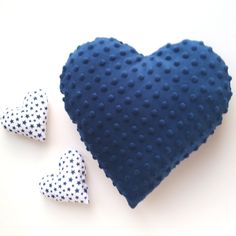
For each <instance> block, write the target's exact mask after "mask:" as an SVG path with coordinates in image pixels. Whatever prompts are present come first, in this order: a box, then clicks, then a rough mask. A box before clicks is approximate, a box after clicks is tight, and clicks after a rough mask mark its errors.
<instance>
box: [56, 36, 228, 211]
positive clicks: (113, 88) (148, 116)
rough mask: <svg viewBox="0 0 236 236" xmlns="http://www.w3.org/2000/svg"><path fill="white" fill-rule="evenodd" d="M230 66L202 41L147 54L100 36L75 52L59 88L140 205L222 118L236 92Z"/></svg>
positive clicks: (116, 178)
mask: <svg viewBox="0 0 236 236" xmlns="http://www.w3.org/2000/svg"><path fill="white" fill-rule="evenodd" d="M227 70H228V68H227V66H226V65H225V63H224V61H223V60H222V59H221V57H220V56H218V55H217V54H216V53H215V52H214V51H213V50H212V48H211V47H208V46H205V45H204V44H203V43H202V42H197V41H191V40H184V41H182V42H180V43H177V44H167V45H166V46H164V47H162V48H160V49H159V50H157V51H156V52H154V53H153V54H151V55H149V56H143V55H142V54H140V53H138V52H137V51H136V50H135V49H134V48H132V47H130V46H129V45H127V44H123V43H122V42H120V41H118V40H116V39H113V38H97V39H95V40H94V41H92V42H89V43H86V44H83V45H81V46H79V47H78V48H77V49H76V50H75V51H74V52H73V53H71V54H70V56H69V59H68V61H67V62H66V64H65V66H64V67H63V71H62V74H61V76H60V78H61V84H60V89H61V92H62V93H63V94H64V99H63V100H64V102H65V109H66V111H67V113H68V114H69V116H70V118H71V120H72V121H73V122H74V123H76V124H77V128H78V131H79V133H80V135H81V139H82V141H84V142H85V144H86V147H87V149H88V150H90V151H91V153H92V155H93V158H94V159H97V160H98V162H99V166H100V168H102V169H103V170H104V171H105V174H106V176H107V177H109V178H111V180H112V182H113V185H114V186H116V187H117V189H118V191H119V192H120V193H121V194H122V195H124V196H125V198H126V199H127V201H128V203H129V205H130V206H131V207H132V208H134V207H135V206H136V205H137V204H138V203H139V202H140V201H142V200H143V199H144V198H145V196H146V195H147V194H149V193H150V192H151V191H153V189H154V188H155V187H156V186H158V185H159V184H160V182H161V181H162V180H163V179H164V178H165V177H166V176H167V175H168V174H169V173H170V171H171V170H172V169H173V168H174V167H175V166H176V165H177V164H178V163H179V162H180V161H182V160H183V159H184V158H186V157H188V156H189V154H190V153H191V152H192V151H194V150H196V149H197V148H198V147H199V146H200V145H201V144H202V143H204V142H205V141H206V139H207V138H208V136H209V135H210V134H212V133H213V132H214V130H215V128H216V127H217V126H218V125H219V124H221V122H222V115H223V113H225V112H227V109H228V102H229V100H230V97H231V95H232V93H231V88H230V80H231V77H230V76H229V74H228V72H227Z"/></svg>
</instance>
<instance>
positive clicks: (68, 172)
mask: <svg viewBox="0 0 236 236" xmlns="http://www.w3.org/2000/svg"><path fill="white" fill-rule="evenodd" d="M85 180H86V167H85V162H84V159H83V157H82V155H81V154H80V153H79V151H78V150H75V149H72V150H68V151H67V152H65V153H64V155H62V157H61V158H60V161H59V172H58V174H51V175H47V176H45V177H43V178H42V180H41V181H40V182H39V186H40V192H41V193H42V194H43V195H44V196H46V197H48V198H51V199H54V200H56V201H63V202H80V203H85V204H88V202H89V199H88V186H87V184H86V181H85Z"/></svg>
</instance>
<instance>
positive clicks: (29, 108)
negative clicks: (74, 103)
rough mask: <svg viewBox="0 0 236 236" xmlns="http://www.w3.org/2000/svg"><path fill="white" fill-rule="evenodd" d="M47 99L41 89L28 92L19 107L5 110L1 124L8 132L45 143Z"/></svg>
mask: <svg viewBox="0 0 236 236" xmlns="http://www.w3.org/2000/svg"><path fill="white" fill-rule="evenodd" d="M47 112H48V99H47V95H46V92H44V91H43V90H42V89H39V90H36V91H32V92H28V93H27V95H26V96H25V98H24V100H23V104H22V106H21V107H16V108H7V109H6V110H5V111H4V112H3V114H2V118H1V124H2V125H3V127H4V128H5V129H6V130H8V131H9V132H13V133H16V134H21V135H24V136H26V137H29V138H32V139H35V140H39V141H45V139H46V128H47Z"/></svg>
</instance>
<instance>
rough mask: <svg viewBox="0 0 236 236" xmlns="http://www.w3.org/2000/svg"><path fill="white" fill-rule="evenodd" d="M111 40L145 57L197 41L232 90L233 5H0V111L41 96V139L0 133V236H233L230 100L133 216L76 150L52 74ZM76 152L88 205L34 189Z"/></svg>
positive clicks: (234, 154) (2, 0) (234, 159)
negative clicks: (45, 112) (94, 43)
mask: <svg viewBox="0 0 236 236" xmlns="http://www.w3.org/2000/svg"><path fill="white" fill-rule="evenodd" d="M98 36H105V37H110V36H112V37H115V38H118V39H119V40H122V41H123V42H126V43H128V44H130V45H132V46H133V47H135V48H136V49H137V50H138V51H139V52H142V53H144V54H150V53H151V52H153V51H155V50H157V49H158V48H159V47H160V46H163V45H164V44H166V43H167V42H171V43H176V42H179V41H180V40H182V39H185V38H189V39H196V40H203V41H204V42H205V44H207V45H209V46H212V47H213V49H214V50H215V51H216V52H217V53H218V54H220V55H221V57H222V58H223V59H224V60H225V62H226V64H228V66H229V72H230V74H231V75H232V77H233V81H232V90H233V92H234V93H235V92H236V91H235V89H236V82H235V79H236V49H235V45H236V44H235V42H236V1H234V0H231V1H230V0H228V1H226V0H223V1H217V0H215V1H187V0H186V1H181V0H179V1H168V0H165V1H157V0H156V1H148V0H145V1H127V0H126V1H121V0H120V1H112V0H110V1H104V0H99V1H89V0H86V1H79V0H77V1H69V0H66V1H60V0H57V1H50V0H41V1H26V0H21V1H17V0H16V1H14V0H0V82H1V84H0V109H3V108H5V107H6V106H17V105H20V104H21V101H22V98H23V96H24V94H25V92H26V91H28V90H31V89H34V88H40V87H41V88H44V89H45V90H46V91H47V92H48V96H49V121H48V138H47V142H46V143H44V144H43V143H38V142H35V141H32V140H28V139H26V138H24V137H19V136H15V135H12V134H9V133H7V132H6V131H5V130H4V129H1V130H0V235H1V236H8V235H17V236H21V235H24V236H29V235H30V236H31V235H33V236H39V235H45V236H46V235H81V236H82V235H83V236H84V235H104V236H105V235H135V236H138V235H144V234H145V235H165V236H168V235H172V236H173V235H181V236H185V235H188V236H191V235H227V236H231V235H232V236H233V235H234V236H235V235H236V141H235V140H236V136H235V134H236V126H235V120H236V99H235V96H233V97H232V99H231V102H230V109H229V113H227V115H226V116H224V121H223V124H222V125H221V126H220V127H219V128H217V130H216V132H215V134H214V136H212V137H210V138H209V140H208V142H207V144H205V145H203V146H201V148H200V149H199V151H197V152H195V153H193V154H192V155H191V157H190V158H189V159H187V160H185V161H184V162H182V163H181V164H180V165H179V166H178V167H177V168H176V169H175V170H173V171H172V173H171V174H170V175H169V177H168V178H166V179H165V180H164V181H163V182H162V183H161V185H160V186H159V187H158V188H157V189H156V190H154V192H152V193H151V194H150V195H149V196H148V197H147V198H146V199H145V200H144V201H143V203H141V204H140V205H139V206H138V207H137V208H136V209H135V210H132V209H130V208H129V207H128V205H127V203H126V201H125V199H124V198H123V197H121V196H120V195H119V194H118V191H117V190H116V189H115V188H114V187H113V186H112V184H111V181H110V180H109V179H107V178H105V175H104V173H103V171H102V170H100V169H99V168H98V165H97V162H96V161H94V160H93V159H92V157H91V154H90V153H88V152H87V151H86V150H85V147H84V145H83V143H81V141H80V138H79V134H78V133H77V132H76V127H75V126H74V125H73V124H72V123H71V121H70V120H69V118H68V116H67V114H66V112H65V111H64V108H63V106H64V104H63V102H62V100H61V98H62V96H61V94H60V92H59V75H60V73H61V68H62V66H63V65H64V63H65V61H66V60H67V57H68V55H69V53H70V52H71V51H73V50H74V49H75V48H76V47H77V45H79V44H82V43H85V42H87V41H91V40H93V39H94V38H95V37H98ZM70 147H78V148H79V149H80V150H81V152H82V153H83V154H84V157H85V159H86V163H87V171H88V185H89V194H90V200H91V204H90V205H89V206H85V205H80V204H70V203H69V204H61V203H57V202H54V201H52V200H48V199H45V198H43V197H42V196H41V195H40V193H39V191H38V185H37V184H38V180H39V179H40V178H41V176H42V175H44V174H47V173H50V172H52V171H53V170H56V169H57V165H58V163H57V160H58V158H59V156H60V154H61V153H63V152H64V151H65V150H66V149H68V148H70Z"/></svg>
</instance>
